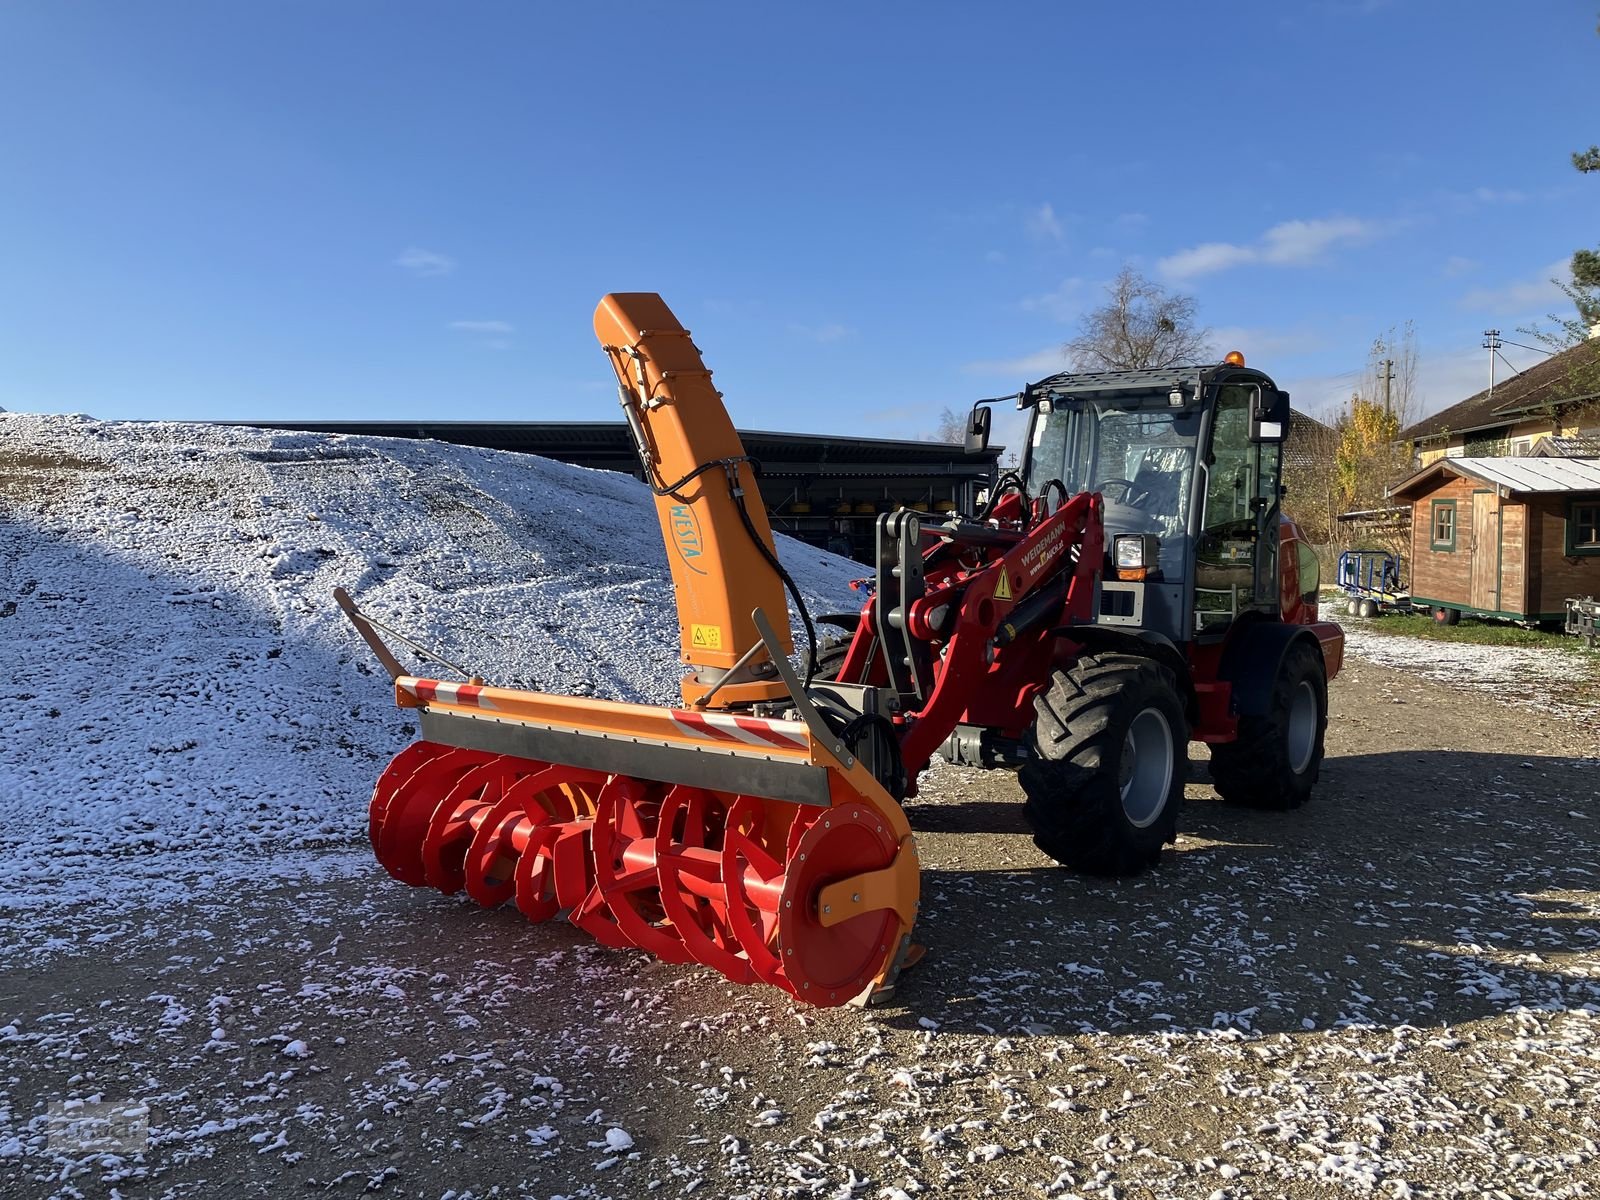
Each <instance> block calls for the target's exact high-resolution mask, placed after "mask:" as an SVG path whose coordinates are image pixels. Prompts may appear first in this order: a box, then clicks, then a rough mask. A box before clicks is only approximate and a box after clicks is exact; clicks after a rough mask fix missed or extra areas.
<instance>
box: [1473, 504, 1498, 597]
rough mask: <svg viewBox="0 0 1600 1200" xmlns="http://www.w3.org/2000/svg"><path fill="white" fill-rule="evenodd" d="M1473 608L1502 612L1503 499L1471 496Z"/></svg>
mask: <svg viewBox="0 0 1600 1200" xmlns="http://www.w3.org/2000/svg"><path fill="white" fill-rule="evenodd" d="M1472 607H1473V608H1481V609H1484V610H1486V611H1488V612H1499V611H1500V498H1499V497H1498V496H1496V495H1495V494H1494V493H1493V492H1474V493H1473V494H1472Z"/></svg>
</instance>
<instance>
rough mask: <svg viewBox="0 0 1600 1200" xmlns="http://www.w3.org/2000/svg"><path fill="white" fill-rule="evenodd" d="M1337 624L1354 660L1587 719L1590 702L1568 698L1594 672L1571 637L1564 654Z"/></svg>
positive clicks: (1589, 659) (1352, 622)
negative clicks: (1416, 636) (1570, 647)
mask: <svg viewBox="0 0 1600 1200" xmlns="http://www.w3.org/2000/svg"><path fill="white" fill-rule="evenodd" d="M1378 619H1379V620H1381V619H1382V618H1378ZM1343 624H1344V639H1345V649H1346V650H1347V651H1348V652H1349V653H1350V654H1352V655H1354V656H1356V657H1357V658H1363V659H1365V660H1366V661H1368V662H1371V663H1377V664H1378V665H1379V666H1384V667H1394V668H1396V669H1398V670H1401V671H1405V672H1408V673H1409V674H1412V675H1417V676H1421V677H1422V678H1425V679H1433V680H1437V681H1438V682H1440V683H1445V684H1449V685H1451V686H1452V687H1459V688H1466V689H1468V690H1470V691H1475V692H1485V693H1488V694H1490V695H1493V696H1497V697H1499V698H1500V699H1502V700H1510V701H1513V702H1517V703H1523V704H1528V705H1532V706H1534V707H1537V708H1541V709H1545V710H1547V711H1552V712H1557V713H1561V714H1562V715H1564V716H1569V717H1579V718H1591V719H1592V716H1593V706H1592V704H1590V703H1589V702H1588V701H1583V700H1580V701H1577V702H1576V703H1575V702H1573V701H1572V700H1571V698H1570V697H1571V693H1572V684H1573V681H1574V680H1580V679H1586V678H1593V676H1594V674H1595V668H1594V660H1593V658H1592V656H1587V655H1585V654H1584V653H1583V651H1582V650H1580V649H1579V648H1578V643H1577V642H1576V641H1575V642H1573V646H1572V649H1571V651H1570V652H1568V651H1565V650H1563V649H1558V648H1556V647H1539V648H1533V647H1527V646H1478V645H1473V644H1471V643H1467V642H1442V641H1434V640H1432V639H1424V638H1412V637H1400V636H1396V635H1394V634H1384V633H1374V632H1370V631H1369V630H1367V629H1365V628H1363V625H1364V622H1363V621H1362V620H1360V619H1349V620H1345V621H1344V622H1343Z"/></svg>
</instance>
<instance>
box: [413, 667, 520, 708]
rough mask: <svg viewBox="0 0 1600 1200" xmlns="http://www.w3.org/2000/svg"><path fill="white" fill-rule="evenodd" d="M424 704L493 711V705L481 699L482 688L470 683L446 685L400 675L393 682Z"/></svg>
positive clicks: (433, 680) (435, 680)
mask: <svg viewBox="0 0 1600 1200" xmlns="http://www.w3.org/2000/svg"><path fill="white" fill-rule="evenodd" d="M395 683H396V684H398V685H399V686H400V687H401V688H403V689H404V690H405V691H408V692H410V693H411V694H412V695H413V696H415V697H416V698H417V699H418V700H421V701H422V702H423V703H424V704H431V703H433V702H434V701H436V700H437V701H438V702H439V703H441V704H465V705H469V706H471V707H473V708H488V709H493V708H494V707H495V705H494V703H493V702H492V701H490V700H486V699H484V697H483V688H481V687H479V686H477V685H475V684H471V683H447V682H445V681H444V680H442V679H416V678H413V677H411V676H409V675H402V676H401V677H400V678H399V679H397V680H395Z"/></svg>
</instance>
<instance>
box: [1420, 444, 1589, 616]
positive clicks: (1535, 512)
mask: <svg viewBox="0 0 1600 1200" xmlns="http://www.w3.org/2000/svg"><path fill="white" fill-rule="evenodd" d="M1389 494H1390V496H1391V497H1393V498H1394V499H1395V500H1398V501H1403V502H1405V503H1408V504H1410V505H1411V580H1410V584H1411V600H1412V603H1413V604H1415V605H1417V606H1418V607H1419V608H1420V607H1427V608H1431V609H1432V610H1433V611H1434V615H1435V617H1437V618H1439V619H1440V620H1450V621H1454V620H1456V619H1457V617H1458V616H1459V615H1460V614H1462V613H1466V614H1468V615H1471V616H1484V617H1501V618H1504V619H1507V620H1512V621H1526V622H1555V621H1562V620H1564V619H1565V617H1566V601H1567V597H1569V596H1587V595H1600V457H1585V458H1557V457H1550V458H1499V457H1497V458H1441V459H1437V460H1436V461H1434V462H1432V463H1430V464H1428V465H1427V466H1426V467H1424V468H1423V469H1422V470H1420V471H1419V472H1417V473H1416V474H1415V475H1413V476H1412V477H1411V478H1410V479H1407V480H1406V481H1405V482H1404V483H1401V484H1399V485H1397V486H1396V487H1393V488H1391V489H1390V492H1389Z"/></svg>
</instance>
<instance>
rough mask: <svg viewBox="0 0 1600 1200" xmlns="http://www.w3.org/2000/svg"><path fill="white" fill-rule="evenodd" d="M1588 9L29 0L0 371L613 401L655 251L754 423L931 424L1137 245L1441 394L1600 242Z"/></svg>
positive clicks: (1, 308)
mask: <svg viewBox="0 0 1600 1200" xmlns="http://www.w3.org/2000/svg"><path fill="white" fill-rule="evenodd" d="M1596 16H1597V14H1596V6H1595V3H1594V0H1549V2H1543V3H1534V4H1521V5H1508V4H1504V3H1487V2H1484V3H1468V2H1462V0H1453V2H1437V3H1434V2H1425V0H1412V2H1407V0H1391V2H1388V3H1383V2H1379V0H1369V2H1364V3H1363V2H1348V3H1346V2H1342V0H1325V2H1317V3H1311V2H1307V3H1297V2H1294V0H1277V2H1274V3H1243V2H1240V3H1233V4H1194V3H1148V4H1137V5H1135V4H1126V5H1110V4H1098V5H1089V4H1065V3H1061V4H1049V5H1045V4H1035V5H1024V4H1000V3H992V4H984V5H977V4H968V5H947V4H938V3H923V4H915V5H913V4H876V5H844V4H838V5H833V4H816V5H808V6H796V5H785V6H778V5H723V4H710V3H706V4H697V3H691V4H677V5H666V4H627V3H615V4H608V5H578V4H567V5H558V4H553V3H552V4H532V3H527V4H524V3H465V4H444V3H437V4H414V3H356V2H347V3H292V2H291V3H273V4H264V3H263V4H254V5H248V6H247V5H245V4H242V3H227V4H211V5H202V4H195V3H158V2H147V3H141V4H137V5H134V4H123V3H108V2H98V3H97V2H83V3H74V4H65V3H49V2H46V0H34V2H31V3H18V2H15V0H12V2H10V3H7V4H5V5H3V6H0V406H3V407H6V408H11V409H17V410H36V411H73V412H88V413H91V414H93V415H96V416H100V417H107V418H121V417H150V418H217V419H236V418H248V417H262V418H266V417H270V418H278V419H285V418H294V417H317V418H323V419H331V418H339V417H347V418H358V417H371V418H377V417H401V418H420V417H433V418H458V419H459V418H485V419H489V418H493V419H550V420H583V419H611V418H612V417H614V416H615V415H616V409H615V402H614V399H613V392H612V389H611V386H610V383H609V380H610V376H609V370H608V368H607V366H606V363H605V360H604V358H603V357H602V355H601V354H600V352H599V351H598V349H597V348H596V346H595V343H594V339H593V336H592V333H591V332H590V314H591V313H592V311H593V308H594V305H595V302H596V301H597V300H598V298H599V297H600V296H601V295H602V294H603V293H604V292H607V291H621V290H648V291H659V292H661V293H662V294H663V295H664V296H666V298H667V300H668V302H669V303H670V304H671V305H672V306H673V307H674V309H675V310H676V311H677V312H678V315H679V316H680V318H681V319H682V320H683V321H684V323H685V324H687V325H688V326H689V327H690V328H691V329H692V330H693V331H694V332H695V334H696V340H697V341H698V343H699V344H700V346H701V347H702V349H703V350H704V351H705V353H706V357H707V359H708V361H709V363H710V365H711V366H712V368H713V369H714V370H715V372H716V375H717V379H718V382H719V384H720V386H721V387H722V389H723V391H724V392H725V393H726V395H727V399H728V403H729V407H730V409H731V410H732V412H733V414H734V417H735V419H736V420H737V421H738V422H740V423H741V424H744V425H746V426H749V427H757V428H769V429H794V430H811V431H822V432H837V433H858V434H864V435H871V436H917V435H919V434H921V433H924V432H926V431H928V430H930V429H931V428H932V427H933V426H934V424H935V423H936V420H937V414H938V412H939V410H940V409H941V408H942V407H943V406H945V405H951V406H955V407H965V405H966V404H967V403H968V402H970V400H971V399H973V398H975V397H978V396H987V395H995V394H998V393H1003V392H1008V391H1013V390H1015V389H1016V388H1017V387H1018V386H1019V385H1020V384H1021V383H1022V382H1024V381H1025V380H1026V379H1028V378H1034V377H1039V376H1041V375H1043V374H1046V373H1048V372H1049V371H1051V370H1054V369H1057V368H1058V365H1059V346H1060V344H1061V342H1062V341H1063V340H1065V339H1066V338H1067V337H1068V336H1070V335H1071V333H1072V331H1073V327H1074V324H1075V322H1076V320H1077V319H1078V318H1079V317H1080V315H1081V314H1082V312H1083V311H1084V310H1085V309H1086V308H1087V307H1090V306H1092V305H1093V304H1094V303H1096V302H1097V301H1098V300H1099V299H1100V298H1101V296H1102V290H1101V289H1102V288H1103V285H1104V283H1105V281H1106V280H1108V279H1109V278H1110V277H1111V276H1112V275H1114V274H1115V273H1116V271H1117V269H1118V268H1119V267H1120V266H1121V265H1122V264H1123V263H1131V264H1133V265H1134V266H1136V267H1138V268H1139V269H1140V270H1142V271H1144V272H1146V273H1147V274H1149V275H1151V276H1152V277H1154V278H1156V279H1158V280H1160V281H1162V282H1164V283H1166V284H1168V285H1169V286H1173V287H1176V288H1178V289H1180V290H1183V291H1187V292H1189V293H1191V294H1193V295H1195V296H1196V297H1197V298H1198V300H1199V303H1200V310H1201V315H1202V318H1203V319H1204V321H1205V322H1206V323H1207V324H1208V325H1210V326H1211V327H1212V328H1213V329H1214V330H1215V331H1217V335H1218V337H1217V340H1218V342H1219V344H1220V343H1223V342H1225V343H1227V345H1228V346H1229V347H1231V346H1235V345H1236V346H1238V348H1240V349H1242V350H1244V352H1245V353H1246V354H1247V355H1248V357H1249V359H1250V361H1251V363H1252V364H1253V365H1258V366H1261V367H1263V368H1265V369H1266V370H1268V371H1269V372H1271V373H1272V374H1274V375H1275V376H1276V377H1277V378H1278V379H1279V381H1280V382H1281V383H1283V384H1285V385H1286V386H1288V387H1290V388H1291V389H1292V390H1293V391H1294V392H1295V395H1296V402H1297V404H1303V405H1305V406H1306V407H1309V408H1311V409H1313V410H1316V409H1319V408H1321V407H1322V406H1324V405H1325V404H1327V403H1330V402H1332V401H1333V400H1335V399H1337V398H1338V397H1340V396H1342V395H1345V394H1347V393H1348V391H1349V388H1350V387H1351V385H1352V383H1353V381H1354V379H1355V377H1356V373H1357V372H1358V371H1359V370H1360V368H1361V366H1362V362H1363V359H1364V357H1365V354H1366V350H1367V346H1368V344H1369V343H1370V341H1371V339H1372V338H1373V337H1374V336H1375V335H1377V334H1379V333H1381V332H1383V331H1384V330H1386V329H1388V328H1389V327H1391V326H1394V325H1396V324H1398V323H1400V322H1404V321H1406V320H1413V321H1415V322H1416V327H1417V331H1418V335H1419V340H1420V345H1421V351H1422V370H1421V373H1420V380H1419V385H1420V392H1421V400H1422V404H1423V406H1424V407H1425V408H1427V409H1433V408H1439V407H1442V406H1443V405H1445V404H1448V403H1453V402H1454V401H1455V400H1458V399H1461V398H1462V397H1463V396H1465V395H1466V394H1468V393H1469V392H1471V391H1473V390H1476V389H1477V388H1478V387H1481V386H1483V383H1484V382H1485V376H1486V373H1487V363H1486V355H1485V352H1484V351H1483V350H1481V349H1480V348H1479V342H1480V340H1481V331H1482V330H1484V329H1485V328H1488V327H1490V326H1497V327H1499V328H1500V329H1502V330H1503V331H1504V332H1505V334H1506V335H1507V336H1509V337H1512V338H1514V339H1516V340H1518V341H1526V340H1527V339H1526V338H1524V337H1521V336H1519V335H1518V334H1516V333H1515V332H1514V330H1515V329H1516V328H1517V327H1518V326H1519V325H1523V324H1526V323H1527V322H1528V321H1529V320H1532V319H1537V318H1538V317H1539V316H1541V314H1544V313H1546V312H1549V311H1553V310H1557V309H1560V308H1563V307H1565V301H1563V300H1562V299H1561V297H1560V296H1559V295H1558V294H1556V293H1555V292H1554V290H1553V288H1552V287H1551V286H1550V285H1549V283H1548V279H1549V276H1550V275H1551V274H1552V273H1554V271H1555V270H1556V269H1558V268H1557V264H1564V261H1565V259H1566V258H1567V257H1568V256H1569V255H1570V254H1571V252H1572V251H1573V250H1574V249H1576V248H1577V247H1579V246H1594V245H1596V244H1597V243H1600V221H1597V219H1596V218H1597V216H1600V181H1597V180H1595V179H1594V178H1592V177H1591V178H1585V177H1583V176H1580V175H1579V174H1578V173H1577V172H1575V171H1574V170H1573V169H1572V167H1571V165H1570V161H1569V155H1570V153H1571V152H1572V151H1573V150H1575V149H1578V148H1580V147H1585V146H1588V145H1589V144H1591V143H1592V142H1595V141H1600V116H1596V115H1595V112H1594V106H1593V103H1592V98H1593V96H1594V94H1595V92H1596V85H1597V84H1600V37H1596V36H1595V22H1596ZM1562 269H1564V267H1563V268H1562ZM1505 353H1506V355H1507V356H1508V357H1509V358H1510V359H1511V361H1512V362H1513V363H1516V364H1518V365H1519V366H1522V365H1529V364H1531V363H1532V362H1533V361H1535V360H1536V358H1537V357H1538V356H1537V355H1534V354H1531V353H1528V352H1525V351H1520V350H1517V349H1515V348H1513V347H1507V348H1506V350H1505ZM1503 377H1504V368H1502V378H1503Z"/></svg>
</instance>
